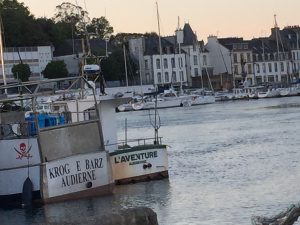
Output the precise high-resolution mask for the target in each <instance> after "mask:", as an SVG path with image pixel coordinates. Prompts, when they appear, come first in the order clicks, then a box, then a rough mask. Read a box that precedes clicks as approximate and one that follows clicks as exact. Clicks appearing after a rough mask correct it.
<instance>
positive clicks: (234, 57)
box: [233, 53, 237, 63]
mask: <svg viewBox="0 0 300 225" xmlns="http://www.w3.org/2000/svg"><path fill="white" fill-rule="evenodd" d="M233 62H234V63H237V54H236V53H234V54H233Z"/></svg>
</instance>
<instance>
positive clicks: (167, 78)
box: [165, 72, 169, 83]
mask: <svg viewBox="0 0 300 225" xmlns="http://www.w3.org/2000/svg"><path fill="white" fill-rule="evenodd" d="M165 82H166V83H169V73H168V72H165Z"/></svg>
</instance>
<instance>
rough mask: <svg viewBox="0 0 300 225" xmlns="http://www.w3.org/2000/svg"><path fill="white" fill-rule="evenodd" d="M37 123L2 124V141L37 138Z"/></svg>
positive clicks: (0, 135)
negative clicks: (35, 128)
mask: <svg viewBox="0 0 300 225" xmlns="http://www.w3.org/2000/svg"><path fill="white" fill-rule="evenodd" d="M34 127H35V121H25V122H19V123H2V124H0V140H7V139H23V138H30V137H34V136H36V131H35V130H34Z"/></svg>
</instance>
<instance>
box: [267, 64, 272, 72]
mask: <svg viewBox="0 0 300 225" xmlns="http://www.w3.org/2000/svg"><path fill="white" fill-rule="evenodd" d="M268 67H269V72H272V64H271V63H268Z"/></svg>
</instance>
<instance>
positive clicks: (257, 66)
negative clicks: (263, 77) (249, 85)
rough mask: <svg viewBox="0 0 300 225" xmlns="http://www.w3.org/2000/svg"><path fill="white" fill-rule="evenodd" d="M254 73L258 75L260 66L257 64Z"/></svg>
mask: <svg viewBox="0 0 300 225" xmlns="http://www.w3.org/2000/svg"><path fill="white" fill-rule="evenodd" d="M256 72H257V73H260V65H259V64H256Z"/></svg>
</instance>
